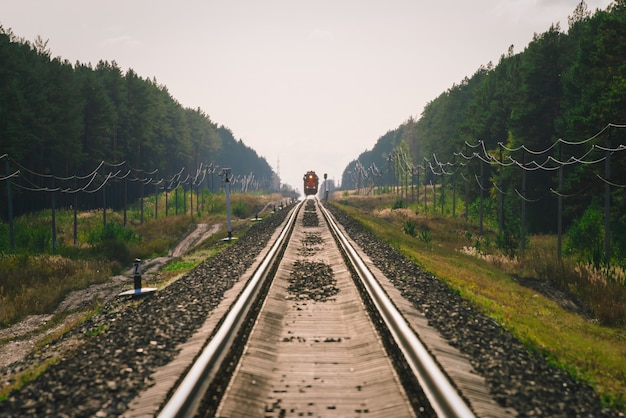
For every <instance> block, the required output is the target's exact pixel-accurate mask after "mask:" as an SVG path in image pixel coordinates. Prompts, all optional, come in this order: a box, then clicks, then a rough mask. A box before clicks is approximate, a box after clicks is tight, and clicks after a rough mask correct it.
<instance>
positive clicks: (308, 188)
mask: <svg viewBox="0 0 626 418" xmlns="http://www.w3.org/2000/svg"><path fill="white" fill-rule="evenodd" d="M319 182H320V178H319V177H318V176H317V174H315V171H307V172H306V174H305V175H304V194H305V196H310V195H316V194H317V187H318V186H319Z"/></svg>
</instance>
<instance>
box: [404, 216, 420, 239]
mask: <svg viewBox="0 0 626 418" xmlns="http://www.w3.org/2000/svg"><path fill="white" fill-rule="evenodd" d="M416 227H417V224H416V223H415V221H412V220H410V219H409V220H408V221H406V222H405V223H404V227H403V228H402V231H403V232H404V233H405V234H407V235H410V236H412V237H415V236H416V235H417V232H416V231H415V228H416Z"/></svg>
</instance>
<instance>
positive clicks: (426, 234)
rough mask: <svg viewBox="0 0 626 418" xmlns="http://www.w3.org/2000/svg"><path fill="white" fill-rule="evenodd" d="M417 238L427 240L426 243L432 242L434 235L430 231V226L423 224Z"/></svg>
mask: <svg viewBox="0 0 626 418" xmlns="http://www.w3.org/2000/svg"><path fill="white" fill-rule="evenodd" d="M417 238H418V239H419V240H420V241H422V242H426V243H429V242H431V241H432V240H433V235H432V233H431V232H430V228H428V227H427V226H426V225H422V226H421V227H420V232H419V234H418V236H417Z"/></svg>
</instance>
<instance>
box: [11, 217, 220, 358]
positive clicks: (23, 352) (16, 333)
mask: <svg viewBox="0 0 626 418" xmlns="http://www.w3.org/2000/svg"><path fill="white" fill-rule="evenodd" d="M220 229H221V225H219V224H216V225H209V224H203V223H201V224H198V225H197V226H196V228H194V229H193V230H192V231H190V232H189V233H188V234H187V235H186V236H185V237H183V238H182V239H181V241H180V242H179V243H178V244H177V245H176V247H174V248H173V249H172V250H171V251H170V252H169V254H168V255H167V256H165V257H157V258H153V259H150V260H144V261H143V274H144V275H145V276H147V277H150V276H151V275H153V274H155V273H156V272H158V271H159V270H160V269H161V268H162V267H163V266H164V265H165V264H167V263H168V262H169V261H170V260H172V259H173V258H176V257H180V256H182V255H184V254H186V253H187V252H189V251H191V250H193V249H194V248H195V247H197V246H198V245H199V244H201V243H202V242H203V241H204V240H206V239H207V238H209V237H210V236H211V235H214V234H216V233H217V232H219V230H220ZM132 270H133V268H132V267H131V268H129V269H128V270H127V271H126V272H125V273H124V274H123V275H118V276H114V277H111V279H110V281H109V282H107V283H101V284H96V285H93V286H90V287H89V288H87V289H81V290H76V291H73V292H72V293H70V294H69V295H68V296H67V297H66V298H65V299H64V300H63V302H62V303H61V304H60V305H59V306H58V307H57V309H56V310H55V311H54V312H53V313H51V314H46V315H29V316H28V317H27V318H25V319H24V320H22V321H20V322H18V323H17V324H15V325H13V326H11V327H9V328H4V329H0V340H5V339H10V340H9V341H8V342H6V343H4V344H2V345H0V369H1V368H4V367H7V366H9V365H10V364H11V363H14V362H19V361H22V360H23V359H24V358H25V357H26V356H27V355H28V354H29V353H31V352H32V351H33V349H34V348H35V346H36V345H37V344H38V343H39V342H41V341H43V340H44V339H45V338H48V337H49V336H50V335H53V334H56V333H58V332H60V331H61V330H63V329H64V328H66V327H68V326H71V324H72V323H75V322H76V321H79V320H80V319H81V317H83V316H84V312H83V311H81V309H82V308H86V307H88V306H89V305H91V304H92V303H93V302H94V301H100V302H101V303H102V304H106V303H109V302H110V301H111V300H113V299H114V298H116V297H117V295H119V293H120V292H122V291H123V290H124V289H125V288H126V287H128V286H129V284H132V283H133V282H132ZM66 312H72V313H71V314H69V315H67V316H66V317H65V318H63V320H62V321H60V322H59V323H57V324H55V325H54V326H47V325H48V323H49V322H50V321H51V320H53V318H55V316H57V315H61V314H63V313H66ZM74 345H75V344H72V346H74Z"/></svg>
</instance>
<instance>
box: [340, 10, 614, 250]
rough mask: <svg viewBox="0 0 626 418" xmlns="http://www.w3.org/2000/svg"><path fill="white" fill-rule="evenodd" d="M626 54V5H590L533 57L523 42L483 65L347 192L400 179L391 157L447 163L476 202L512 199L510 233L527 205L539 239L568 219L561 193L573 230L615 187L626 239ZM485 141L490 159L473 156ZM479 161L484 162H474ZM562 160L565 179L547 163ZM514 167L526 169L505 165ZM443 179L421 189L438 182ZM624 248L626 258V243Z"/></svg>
mask: <svg viewBox="0 0 626 418" xmlns="http://www.w3.org/2000/svg"><path fill="white" fill-rule="evenodd" d="M625 53H626V1H625V0H616V1H614V2H613V3H612V4H611V5H610V6H609V7H608V8H607V9H606V10H596V11H595V12H593V13H592V12H591V11H589V9H588V7H587V5H586V3H585V2H584V1H581V2H580V3H579V4H578V6H577V7H576V8H575V10H574V11H573V13H572V15H571V16H569V17H568V30H567V31H563V30H561V27H560V24H553V25H552V26H551V27H550V28H549V29H548V30H547V31H546V32H544V33H541V34H535V35H534V36H533V40H532V41H531V42H530V43H529V44H528V46H527V47H526V48H525V49H524V50H523V51H522V52H520V53H515V52H514V46H513V45H511V47H509V49H508V51H507V53H505V54H503V55H502V56H501V57H500V60H499V62H498V63H497V65H494V64H492V63H488V64H487V65H484V66H481V67H480V68H479V69H478V70H477V71H476V72H475V73H474V74H473V75H472V76H471V77H466V78H465V79H464V80H462V81H461V82H460V83H459V84H455V85H453V86H452V87H451V88H449V89H448V90H446V91H445V92H443V93H442V94H440V95H439V96H438V97H437V98H435V99H434V100H432V101H431V102H429V103H428V104H427V105H426V106H425V107H424V110H423V112H422V113H421V116H420V117H419V118H418V119H414V118H409V120H407V121H406V122H405V123H403V124H402V125H401V126H399V127H398V128H396V129H394V130H391V131H389V132H387V133H386V134H385V135H383V136H382V137H381V138H380V139H379V140H378V142H377V144H376V146H375V147H374V148H373V149H372V150H371V151H367V152H364V153H362V154H361V155H360V156H359V157H358V159H357V160H355V161H353V162H351V163H350V164H349V165H348V167H346V169H345V171H344V173H343V177H342V186H343V187H344V188H353V187H355V186H356V185H357V184H356V183H357V181H358V180H359V177H358V176H355V173H357V172H359V167H364V168H361V169H360V171H361V172H363V171H364V170H368V169H369V171H370V172H372V173H373V172H376V171H378V172H385V173H388V172H390V170H393V167H394V165H393V163H392V161H391V160H390V157H391V156H392V155H393V151H394V150H397V149H398V148H402V149H406V150H407V154H408V156H409V157H408V158H409V159H410V164H411V166H413V167H418V166H420V167H427V166H428V165H429V164H428V163H429V162H431V164H430V165H431V166H437V164H435V163H434V161H435V160H436V161H437V162H438V163H446V164H450V168H449V169H447V170H448V171H449V172H450V173H452V172H457V173H458V174H459V175H460V174H463V175H464V176H465V177H469V178H466V179H465V180H466V181H467V183H468V187H469V194H468V199H469V200H470V203H471V202H475V201H477V199H480V196H481V190H482V189H487V190H486V195H485V198H489V197H492V198H496V197H497V196H498V195H503V196H504V204H503V206H504V209H503V211H504V220H505V225H504V227H505V228H508V229H509V230H510V231H514V232H515V233H516V234H518V235H519V233H520V232H519V227H520V216H521V209H522V207H524V209H525V225H524V228H525V229H526V230H527V231H528V232H534V233H549V232H556V230H557V228H558V227H559V225H558V221H557V217H556V216H551V215H549V214H551V213H555V212H556V211H557V210H558V208H557V206H558V205H559V203H558V202H559V199H558V198H557V196H558V195H559V194H560V195H561V197H565V200H564V202H565V203H564V204H563V208H562V210H563V219H562V222H563V225H564V226H565V227H568V226H570V225H571V224H572V223H573V222H575V221H576V220H578V219H580V218H581V217H582V216H583V214H584V213H585V212H586V211H588V210H591V209H593V208H596V209H597V208H598V207H599V208H600V212H601V213H602V206H603V202H604V201H605V200H606V198H605V191H607V189H608V193H609V199H610V210H609V211H608V212H606V213H605V217H607V218H610V219H609V220H610V222H609V223H608V224H607V225H610V226H609V227H610V228H611V230H613V231H614V233H613V234H612V235H613V238H614V239H615V240H617V241H619V240H620V238H619V237H620V236H623V235H624V234H622V233H621V232H626V215H625V214H626V199H625V195H624V187H626V181H624V180H622V181H620V180H619V179H625V178H626V158H624V157H626V155H621V154H623V153H622V152H621V151H622V147H623V146H624V145H626V129H619V128H620V127H621V124H623V123H625V122H626V117H625V115H624V109H626V63H625V62H624V60H623V57H624V54H625ZM559 141H562V142H560V145H559V146H555V144H558V143H559ZM479 142H480V144H481V149H480V150H476V149H473V148H471V147H474V146H476V144H478V143H479ZM470 146H471V147H470ZM483 150H484V151H483ZM592 151H593V153H592ZM476 153H478V155H479V156H480V157H481V158H473V159H471V158H470V159H464V158H462V157H463V156H465V157H471V156H472V155H475V154H476ZM609 156H613V158H608V157H609ZM550 158H552V159H554V161H558V162H560V163H561V164H562V166H563V167H564V168H563V170H561V171H558V170H557V169H556V168H557V167H556V166H555V165H552V166H549V165H547V164H546V161H547V160H549V159H550ZM607 160H609V161H610V164H609V166H608V167H607V163H606V161H607ZM510 161H515V162H516V164H515V165H514V166H512V167H507V168H503V165H505V164H506V163H507V162H510ZM568 161H569V162H570V163H568V164H565V163H566V162H568ZM594 162H595V163H594ZM468 166H469V171H468ZM481 169H482V170H483V171H482V172H481ZM391 172H392V171H391ZM436 172H437V170H435V172H432V171H430V172H428V171H427V172H426V173H425V175H423V176H422V177H421V180H420V181H421V182H423V183H424V184H428V183H429V182H432V181H433V177H435V176H436ZM397 175H400V174H399V173H398V174H397ZM474 176H476V177H477V178H480V180H481V181H476V180H475V178H474ZM559 176H561V177H560V178H559ZM372 178H374V176H373V177H372ZM380 178H381V179H383V177H380ZM381 181H382V180H381ZM522 187H523V189H524V190H523V191H522ZM554 191H556V192H557V193H553V192H554ZM482 192H483V193H484V192H485V190H483V191H482ZM522 202H524V204H522ZM605 207H606V205H605ZM600 227H604V226H603V225H600ZM617 244H618V245H619V247H621V248H622V252H623V251H624V250H626V242H625V243H617Z"/></svg>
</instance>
